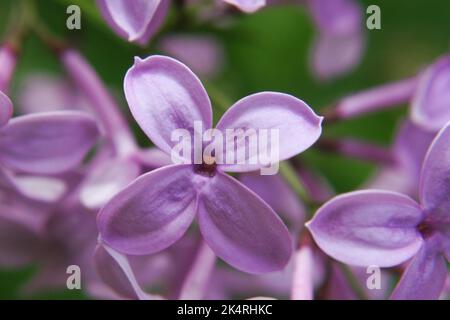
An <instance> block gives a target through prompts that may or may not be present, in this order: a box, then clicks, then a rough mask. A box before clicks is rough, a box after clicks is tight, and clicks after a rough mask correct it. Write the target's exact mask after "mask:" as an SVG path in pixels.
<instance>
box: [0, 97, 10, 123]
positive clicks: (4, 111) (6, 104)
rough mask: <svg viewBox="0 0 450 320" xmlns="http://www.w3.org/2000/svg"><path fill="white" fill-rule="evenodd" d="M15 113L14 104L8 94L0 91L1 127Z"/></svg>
mask: <svg viewBox="0 0 450 320" xmlns="http://www.w3.org/2000/svg"><path fill="white" fill-rule="evenodd" d="M12 114H13V105H12V102H11V100H10V99H9V98H8V96H7V95H6V94H4V93H3V92H1V91H0V128H1V127H3V126H4V125H5V124H6V123H8V121H9V119H11V117H12Z"/></svg>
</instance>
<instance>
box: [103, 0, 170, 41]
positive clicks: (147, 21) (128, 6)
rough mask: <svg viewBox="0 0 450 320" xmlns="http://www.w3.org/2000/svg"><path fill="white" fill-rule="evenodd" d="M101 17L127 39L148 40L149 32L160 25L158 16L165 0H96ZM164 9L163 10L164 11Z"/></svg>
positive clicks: (165, 2)
mask: <svg viewBox="0 0 450 320" xmlns="http://www.w3.org/2000/svg"><path fill="white" fill-rule="evenodd" d="M97 5H98V7H99V8H100V12H101V13H102V16H103V18H104V19H105V20H106V22H107V23H108V24H109V26H110V27H111V28H112V29H113V30H114V31H115V32H116V33H117V34H118V35H119V36H121V37H123V38H125V39H127V40H128V41H131V42H133V41H137V42H139V43H141V44H145V43H146V42H148V39H149V38H150V36H151V34H149V29H152V31H153V32H152V33H154V32H155V31H156V29H157V28H158V27H159V25H161V23H162V19H160V18H159V15H160V13H159V12H158V11H160V10H161V8H162V7H166V10H167V1H165V0H97ZM166 10H165V11H166Z"/></svg>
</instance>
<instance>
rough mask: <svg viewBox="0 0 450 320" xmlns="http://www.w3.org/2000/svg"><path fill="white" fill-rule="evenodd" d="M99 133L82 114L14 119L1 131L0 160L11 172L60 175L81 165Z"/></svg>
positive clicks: (88, 118)
mask: <svg viewBox="0 0 450 320" xmlns="http://www.w3.org/2000/svg"><path fill="white" fill-rule="evenodd" d="M98 134H99V131H98V129H97V126H96V123H95V121H94V120H93V119H92V118H91V117H89V116H87V115H86V114H83V113H81V112H72V111H64V112H49V113H39V114H33V115H27V116H21V117H17V118H14V119H12V120H11V121H10V122H9V124H8V125H7V126H6V127H4V128H3V129H2V130H1V131H0V161H1V163H2V164H3V165H5V166H8V167H9V168H11V169H14V170H19V171H25V172H31V173H46V174H50V173H59V172H62V171H66V170H69V169H71V168H73V167H75V166H76V165H78V164H79V163H80V162H81V160H82V159H83V158H84V156H85V155H86V153H87V152H88V151H89V149H91V147H92V146H93V145H94V143H95V141H96V138H97V136H98Z"/></svg>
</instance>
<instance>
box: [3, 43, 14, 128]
mask: <svg viewBox="0 0 450 320" xmlns="http://www.w3.org/2000/svg"><path fill="white" fill-rule="evenodd" d="M16 60H17V58H16V54H15V53H14V51H13V49H11V48H10V47H9V46H6V45H5V46H3V47H1V48H0V128H1V127H2V126H4V125H5V124H6V123H7V122H8V120H9V119H10V118H11V117H12V114H13V105H12V102H11V100H10V99H9V97H8V96H7V95H6V92H7V91H8V88H9V82H10V80H11V77H12V74H13V71H14V69H15V66H16Z"/></svg>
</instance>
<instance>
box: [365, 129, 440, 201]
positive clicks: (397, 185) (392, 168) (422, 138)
mask: <svg viewBox="0 0 450 320" xmlns="http://www.w3.org/2000/svg"><path fill="white" fill-rule="evenodd" d="M435 136H436V134H435V133H433V132H429V131H425V130H423V129H422V128H420V127H419V126H417V125H416V124H414V123H412V122H411V121H409V120H405V122H404V123H403V124H402V125H401V127H400V130H399V131H398V133H397V137H396V139H395V141H394V145H393V146H392V149H391V150H390V151H388V152H389V153H392V154H393V156H394V160H395V161H394V163H393V164H392V165H388V166H383V167H381V169H380V170H379V172H377V174H376V175H375V177H374V178H373V179H371V181H369V183H368V184H367V185H368V186H370V188H373V189H385V190H392V191H397V192H401V193H404V194H408V195H410V196H413V197H416V195H417V194H418V192H419V190H418V188H417V186H418V185H419V178H420V170H421V169H422V163H423V159H424V158H425V154H426V152H427V150H428V148H429V146H430V144H431V142H432V141H433V138H434V137H435Z"/></svg>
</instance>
